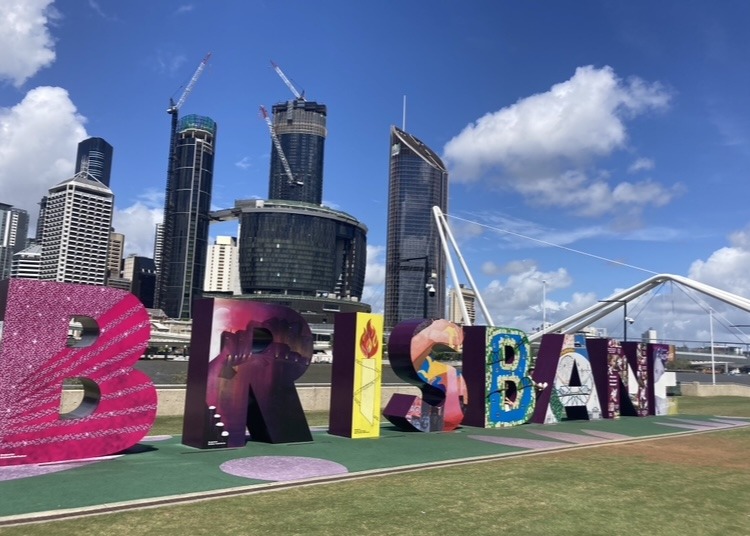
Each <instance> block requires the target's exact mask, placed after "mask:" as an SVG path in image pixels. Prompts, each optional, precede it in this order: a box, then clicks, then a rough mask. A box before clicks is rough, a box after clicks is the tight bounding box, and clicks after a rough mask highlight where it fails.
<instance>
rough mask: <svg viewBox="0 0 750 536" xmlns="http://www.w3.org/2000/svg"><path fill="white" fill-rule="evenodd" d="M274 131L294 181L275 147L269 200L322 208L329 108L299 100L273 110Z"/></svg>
mask: <svg viewBox="0 0 750 536" xmlns="http://www.w3.org/2000/svg"><path fill="white" fill-rule="evenodd" d="M273 127H274V130H275V131H276V136H277V137H278V139H279V142H280V145H281V148H282V150H283V152H284V156H285V157H286V160H287V162H288V163H289V167H290V168H291V172H292V178H290V177H289V176H288V175H287V173H286V171H285V169H284V165H283V163H282V160H281V157H280V156H279V153H278V151H277V150H276V146H275V145H274V144H271V174H270V179H269V185H268V198H269V199H271V200H273V199H284V200H287V201H304V202H306V203H313V204H316V205H320V203H321V202H322V199H323V152H324V149H325V142H326V135H327V131H326V106H325V104H318V103H317V102H311V101H306V100H304V99H296V100H292V101H289V102H285V103H280V104H275V105H274V106H273Z"/></svg>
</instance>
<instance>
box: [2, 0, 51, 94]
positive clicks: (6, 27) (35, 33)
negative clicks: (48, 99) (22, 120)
mask: <svg viewBox="0 0 750 536" xmlns="http://www.w3.org/2000/svg"><path fill="white" fill-rule="evenodd" d="M52 2H53V0H3V2H0V50H2V51H3V52H2V54H0V80H9V81H11V82H12V83H13V85H14V86H16V87H21V86H22V85H23V84H24V82H26V80H28V79H29V78H31V77H32V76H34V75H35V74H36V73H37V72H38V71H39V70H40V69H43V68H44V67H47V66H49V65H50V64H52V62H54V61H55V50H54V41H53V39H52V37H51V36H50V33H49V31H48V30H47V25H48V24H49V23H50V22H52V21H54V19H56V18H58V17H59V14H58V12H57V11H56V10H55V9H54V8H53V7H52V5H51V4H52Z"/></svg>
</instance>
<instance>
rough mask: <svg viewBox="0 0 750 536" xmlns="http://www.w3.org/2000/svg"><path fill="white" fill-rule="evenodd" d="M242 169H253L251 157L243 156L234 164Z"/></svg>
mask: <svg viewBox="0 0 750 536" xmlns="http://www.w3.org/2000/svg"><path fill="white" fill-rule="evenodd" d="M234 165H235V166H237V167H238V168H240V169H249V168H251V167H253V162H252V160H251V159H250V157H249V156H243V157H242V159H241V160H239V161H237V162H235V163H234Z"/></svg>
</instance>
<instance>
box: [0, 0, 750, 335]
mask: <svg viewBox="0 0 750 536" xmlns="http://www.w3.org/2000/svg"><path fill="white" fill-rule="evenodd" d="M0 14H1V15H2V17H0V25H1V26H0V48H1V49H2V50H3V54H2V55H0V201H2V202H7V203H11V204H13V205H15V206H18V207H21V208H25V209H27V210H29V211H30V213H31V216H32V219H34V220H35V219H36V213H37V206H36V203H37V202H38V200H39V198H40V197H41V196H42V195H43V194H44V193H46V191H47V189H48V188H49V187H50V186H52V185H54V184H56V183H58V182H60V181H62V180H64V179H66V178H69V177H70V176H71V175H72V172H73V166H74V159H75V153H76V144H77V143H78V141H80V140H81V139H84V138H86V137H89V136H100V137H103V138H105V139H106V140H108V141H109V142H110V143H111V144H112V145H113V146H114V164H113V171H112V181H111V187H112V189H113V191H114V192H115V195H116V207H117V212H116V214H115V220H114V225H115V228H116V230H117V231H119V232H122V233H124V234H125V235H126V252H127V253H138V254H146V255H151V253H152V249H151V248H152V243H153V226H154V224H155V223H156V222H157V221H159V220H160V218H161V211H162V203H163V195H164V188H165V183H166V164H167V149H168V142H169V115H168V114H167V113H166V108H167V105H168V103H169V98H170V97H174V98H175V99H176V98H178V97H179V95H180V94H181V92H182V89H183V88H184V86H185V85H186V84H187V82H188V81H189V80H190V78H191V76H192V75H193V73H194V72H195V70H196V68H197V66H198V64H199V63H200V61H201V59H202V58H203V57H204V56H205V55H206V53H208V52H211V53H212V57H211V60H210V62H209V64H208V66H207V68H206V69H205V70H204V72H203V74H202V76H201V78H200V80H199V81H198V83H197V84H196V86H195V88H194V90H193V92H192V93H191V94H190V96H189V97H188V99H187V101H186V102H185V104H184V105H183V107H182V110H181V113H182V114H183V115H184V114H190V113H197V114H202V115H208V116H210V117H211V118H213V119H214V120H215V121H216V122H217V123H218V129H219V130H218V136H217V149H216V164H215V176H214V177H215V178H214V191H213V205H214V207H215V208H227V207H230V206H232V205H233V204H234V200H235V199H245V198H251V197H259V198H265V197H266V196H267V191H268V166H269V154H270V148H271V140H270V138H269V135H268V130H267V127H266V125H265V124H264V122H263V121H262V120H261V119H260V117H259V115H258V107H259V106H260V105H265V106H266V107H268V108H270V106H271V105H273V104H274V103H276V102H279V101H283V100H287V99H289V98H290V97H291V93H290V92H289V90H288V89H287V88H286V86H285V85H284V84H283V82H282V81H281V79H280V78H279V77H278V76H277V75H276V73H275V72H274V71H273V69H272V67H271V65H270V60H274V61H276V62H277V63H278V64H279V65H280V66H281V68H282V69H283V70H284V72H285V73H286V75H287V76H288V77H289V78H290V79H291V80H292V81H293V82H294V84H295V85H296V86H297V87H298V88H299V89H300V90H304V91H305V94H306V97H307V98H308V100H315V101H318V102H321V103H324V104H326V105H327V106H328V132H329V133H328V138H327V141H326V154H325V179H324V195H323V198H324V203H325V204H327V205H329V206H332V207H334V208H338V209H340V210H344V211H346V212H348V213H350V214H352V215H353V216H355V217H357V218H358V219H360V220H361V221H362V222H364V223H365V224H366V225H367V226H368V228H369V235H368V244H369V246H368V279H367V294H366V297H365V299H366V300H367V301H369V302H371V303H372V304H373V306H374V308H375V310H379V309H380V308H381V307H382V297H383V292H382V282H383V275H384V267H383V263H384V259H385V231H386V205H387V189H388V154H389V153H388V139H389V128H390V126H391V125H393V124H395V125H398V126H402V123H403V102H404V96H406V125H405V126H406V130H407V131H409V132H410V133H412V134H414V135H415V136H417V137H418V138H420V139H421V140H422V141H424V142H425V143H426V144H427V145H429V146H430V147H432V148H433V149H434V150H435V151H436V152H438V153H439V154H441V155H443V157H444V160H445V162H446V164H447V165H448V167H449V171H450V200H449V214H450V217H449V223H450V225H451V227H452V229H453V232H454V233H455V235H456V237H457V238H458V240H459V243H460V246H461V250H462V252H463V254H464V256H465V257H466V259H467V261H468V263H469V266H470V268H471V270H472V274H473V276H474V278H475V279H476V281H477V284H478V287H479V289H480V291H481V292H482V295H483V296H484V298H485V301H486V302H487V303H488V305H489V307H490V310H491V312H492V315H493V317H494V319H495V323H496V324H498V325H509V326H514V327H520V328H523V329H528V330H531V329H533V328H534V327H535V326H538V325H539V324H540V323H541V319H542V309H543V307H542V305H541V303H542V291H543V286H546V297H547V301H546V302H545V306H544V310H546V314H547V318H548V320H551V321H556V320H561V319H562V318H564V317H566V316H568V315H569V314H571V313H573V312H575V311H578V310H580V309H581V308H583V307H586V306H588V305H591V304H592V303H594V302H596V301H597V300H601V299H606V297H607V296H609V295H610V294H612V293H613V292H614V291H616V290H617V289H622V288H627V287H630V286H632V285H635V284H636V283H638V282H640V281H642V280H644V279H646V278H647V277H649V276H650V275H652V273H674V274H678V275H683V276H688V277H692V278H695V279H698V280H700V281H702V282H704V283H707V284H709V285H713V286H716V287H719V288H722V289H725V290H729V291H731V292H736V293H737V294H740V295H743V296H750V273H749V272H750V271H749V270H748V268H750V227H749V226H748V224H749V223H750V217H749V215H748V211H747V208H746V207H747V201H748V198H749V196H748V193H750V192H749V190H750V185H748V181H747V179H746V176H747V170H748V169H749V168H750V166H749V164H750V117H749V116H748V107H747V104H746V103H747V88H748V87H750V37H748V34H747V32H746V26H747V23H748V22H750V4H747V3H746V2H742V1H722V2H708V1H685V0H679V1H666V0H665V1H660V2H651V1H641V0H634V1H629V2H607V1H601V0H599V1H581V0H576V1H528V2H511V1H474V2H466V3H463V4H459V3H457V2H448V1H431V2H427V1H413V2H395V1H384V2H369V3H364V2H351V1H339V0H330V1H326V2H321V3H318V4H311V3H302V2H285V3H281V2H267V1H266V2H256V1H240V0H236V1H234V0H221V1H213V2H199V1H194V2H185V1H174V2H172V1H160V2H153V1H149V0H132V1H129V2H115V1H111V0H110V1H106V0H97V1H94V0H88V1H83V0H81V1H77V0H66V1H50V0H0ZM235 232H236V230H235V228H234V227H233V226H231V225H226V224H224V225H222V226H214V227H213V228H212V232H211V234H212V235H214V236H215V235H220V234H235ZM550 244H554V245H555V246H553V245H550ZM556 246H559V247H556ZM638 268H640V269H638ZM542 281H546V283H545V284H543V283H542ZM699 300H700V299H699V298H697V297H692V296H687V295H685V294H684V293H683V292H682V291H681V290H679V289H676V288H673V287H671V286H667V287H663V288H661V289H659V290H658V291H657V292H655V293H652V294H651V295H649V296H647V297H646V298H644V299H643V300H641V303H640V304H637V303H634V304H632V305H631V306H630V309H629V314H630V316H633V317H635V319H636V322H635V323H634V325H633V327H632V328H631V329H632V330H633V331H632V333H640V332H641V331H643V330H645V329H646V328H649V327H653V328H655V329H657V331H658V332H659V335H660V336H663V337H667V338H673V339H703V340H707V339H708V332H709V315H708V313H707V307H714V308H715V309H716V310H717V315H716V322H717V325H716V326H715V329H716V331H717V335H718V336H719V338H721V339H723V340H740V339H741V340H743V341H745V340H748V339H747V337H740V339H737V336H738V335H737V330H733V329H729V328H727V326H729V325H731V324H750V318H748V316H747V314H746V313H738V312H735V311H731V310H729V309H726V308H724V307H723V306H722V305H721V304H719V303H715V302H712V301H711V300H709V299H705V300H704V301H705V303H702V304H699V303H698V301H699ZM618 315H619V316H618ZM601 327H605V328H607V329H608V330H609V332H610V334H611V335H613V336H616V335H617V334H618V333H619V334H621V333H622V314H621V313H614V314H613V315H611V318H608V319H604V320H602V322H601ZM745 331H748V330H745Z"/></svg>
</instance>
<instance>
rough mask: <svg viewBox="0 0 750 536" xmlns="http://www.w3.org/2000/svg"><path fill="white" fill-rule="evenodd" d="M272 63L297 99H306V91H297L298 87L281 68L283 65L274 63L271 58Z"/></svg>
mask: <svg viewBox="0 0 750 536" xmlns="http://www.w3.org/2000/svg"><path fill="white" fill-rule="evenodd" d="M271 65H272V66H273V70H274V71H276V74H278V75H279V77H280V78H281V79H282V80H283V81H284V83H285V84H286V87H288V88H289V91H291V92H292V93H293V94H294V97H295V98H296V99H297V100H305V95H304V91H303V92H302V93H300V92H299V91H297V88H296V87H294V84H292V82H291V81H290V80H289V79H288V78H287V77H286V75H285V74H284V71H282V70H281V67H279V66H278V65H276V63H274V61H273V60H271Z"/></svg>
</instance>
